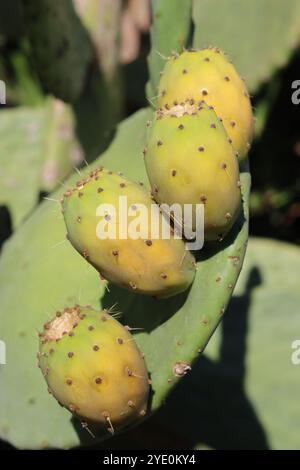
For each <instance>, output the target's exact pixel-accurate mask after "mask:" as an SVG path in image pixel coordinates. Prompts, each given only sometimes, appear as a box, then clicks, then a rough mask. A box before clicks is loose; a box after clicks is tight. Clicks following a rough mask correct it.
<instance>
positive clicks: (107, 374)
mask: <svg viewBox="0 0 300 470" xmlns="http://www.w3.org/2000/svg"><path fill="white" fill-rule="evenodd" d="M38 361H39V364H38V365H39V367H40V368H41V371H42V373H43V375H44V377H45V380H46V382H47V385H48V391H49V393H50V394H52V395H53V396H54V397H55V398H56V400H57V401H58V402H59V403H60V404H61V405H62V406H64V407H66V408H67V409H68V410H69V411H71V412H72V413H73V414H74V415H75V416H77V417H78V418H79V419H80V420H81V421H83V422H85V423H90V422H91V423H97V424H99V425H100V426H102V427H105V428H107V430H108V431H110V432H112V433H113V432H114V430H115V429H116V430H118V429H120V428H122V427H124V426H127V425H128V424H130V423H132V422H134V421H136V420H137V419H139V418H141V417H143V416H145V414H146V410H147V400H148V394H149V379H148V372H147V369H146V365H145V361H144V359H143V355H142V354H141V353H140V351H139V350H138V348H137V346H136V343H135V341H134V339H133V337H132V335H131V334H130V332H129V329H128V328H126V327H123V326H122V325H121V324H120V323H119V322H118V321H117V320H115V319H114V318H113V317H112V316H111V315H110V314H108V311H106V310H104V311H102V312H98V311H95V310H93V309H92V308H91V307H79V306H76V307H74V308H66V309H64V311H63V312H57V313H56V317H55V318H54V319H53V320H52V321H50V322H49V323H46V324H45V325H44V330H43V332H42V333H40V348H39V353H38Z"/></svg>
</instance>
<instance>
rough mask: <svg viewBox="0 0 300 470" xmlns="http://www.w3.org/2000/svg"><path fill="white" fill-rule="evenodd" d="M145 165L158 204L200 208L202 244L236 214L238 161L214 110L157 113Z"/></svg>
mask: <svg viewBox="0 0 300 470" xmlns="http://www.w3.org/2000/svg"><path fill="white" fill-rule="evenodd" d="M145 164H146V169H147V173H148V176H149V179H150V182H151V186H152V190H153V194H154V196H155V199H156V201H157V202H158V203H160V204H162V203H164V204H168V205H169V206H170V205H172V204H174V203H178V204H181V206H182V207H184V204H192V205H193V211H194V212H193V229H194V230H195V229H196V226H195V224H196V217H195V209H196V204H201V203H202V204H204V235H205V239H206V240H217V239H222V238H223V237H224V236H225V235H226V233H227V232H228V231H229V230H230V228H231V227H232V225H233V223H234V221H235V220H236V218H237V216H238V214H239V212H240V209H241V190H240V182H239V168H238V160H237V157H236V155H235V152H234V150H233V148H232V145H231V143H230V141H229V138H228V136H227V133H226V131H225V129H224V127H223V124H222V123H221V122H220V121H219V119H218V117H217V115H216V113H215V112H214V110H212V109H210V108H209V107H208V106H207V105H206V104H205V103H202V104H201V105H190V104H185V105H184V106H181V105H177V106H174V107H173V108H170V109H169V110H164V111H163V112H161V111H158V114H157V117H156V119H155V120H154V121H153V123H152V125H151V127H150V128H149V138H148V145H147V151H146V153H145ZM183 223H184V222H183Z"/></svg>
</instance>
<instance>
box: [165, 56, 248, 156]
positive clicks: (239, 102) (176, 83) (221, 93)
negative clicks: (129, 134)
mask: <svg viewBox="0 0 300 470" xmlns="http://www.w3.org/2000/svg"><path fill="white" fill-rule="evenodd" d="M158 96H159V99H158V108H164V107H165V106H166V105H167V106H169V107H171V106H173V105H174V103H178V104H180V103H182V102H185V101H187V100H194V101H196V102H199V101H200V100H204V101H205V102H206V103H207V104H208V105H209V106H213V107H214V109H215V111H216V114H217V116H218V117H220V118H222V119H223V124H224V127H225V129H226V131H227V134H228V136H229V137H230V138H231V139H232V145H233V147H234V149H235V151H236V152H238V155H239V159H240V160H243V159H244V158H245V157H246V155H247V152H248V150H249V148H250V144H251V141H252V136H253V128H254V120H253V113H252V108H251V103H250V99H249V94H248V91H247V88H246V86H245V83H244V82H243V80H242V79H241V78H240V76H239V75H238V73H237V71H236V70H235V68H234V66H233V65H232V64H231V63H230V62H229V61H228V59H227V57H226V56H225V54H224V53H223V52H221V51H220V50H219V49H217V48H212V49H202V50H191V51H184V52H183V53H182V54H180V55H178V54H176V55H174V56H172V57H171V58H170V59H169V60H168V61H167V63H166V65H165V68H164V70H163V73H162V77H161V80H160V83H159V91H158Z"/></svg>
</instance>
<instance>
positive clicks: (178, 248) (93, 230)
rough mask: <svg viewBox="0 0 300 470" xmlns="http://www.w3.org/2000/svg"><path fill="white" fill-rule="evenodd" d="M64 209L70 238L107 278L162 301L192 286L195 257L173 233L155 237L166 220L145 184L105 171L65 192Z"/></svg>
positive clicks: (92, 174)
mask: <svg viewBox="0 0 300 470" xmlns="http://www.w3.org/2000/svg"><path fill="white" fill-rule="evenodd" d="M124 198H125V199H124ZM62 207H63V213H64V218H65V222H66V226H67V234H68V239H69V240H70V242H71V243H72V245H73V246H74V247H75V249H76V250H77V251H78V252H79V253H81V254H82V255H83V256H84V257H85V258H86V259H87V261H89V262H90V263H91V264H92V265H93V266H94V267H95V268H96V269H97V270H98V271H99V272H100V274H101V275H102V277H104V278H105V279H107V280H109V281H111V282H114V283H116V284H118V285H120V286H122V287H125V288H127V289H130V290H132V291H135V292H138V293H142V294H149V295H154V296H157V297H170V296H172V295H175V294H177V293H179V292H182V291H184V290H186V289H187V288H188V287H189V286H190V284H191V283H192V281H193V279H194V276H195V261H194V257H193V256H192V255H191V253H190V252H189V251H188V250H187V249H186V246H185V243H184V242H183V241H182V240H180V239H178V238H174V235H173V234H172V231H171V233H170V237H169V238H168V239H164V238H162V236H161V235H159V234H160V233H161V232H160V231H158V232H157V233H154V234H153V231H152V229H153V228H157V229H158V230H159V228H160V227H162V226H163V223H165V219H164V217H163V216H162V214H160V212H159V210H158V206H157V205H156V204H155V202H154V201H153V199H152V198H151V196H150V193H148V192H147V191H146V190H145V189H144V188H143V187H142V186H141V185H139V184H137V183H134V182H131V181H129V180H127V179H125V178H124V177H123V176H121V175H119V174H116V173H113V172H111V171H107V170H105V169H103V168H100V169H98V170H95V171H93V172H92V173H91V174H90V176H89V177H88V178H86V179H85V180H83V181H79V182H78V183H77V185H76V187H75V188H73V189H71V190H69V191H67V192H66V193H65V195H64V198H63V200H62ZM155 209H156V211H155ZM126 214H127V222H128V223H127V224H126V225H124V217H125V218H126ZM124 227H126V228H125V230H124ZM168 227H169V229H170V226H169V225H168ZM132 228H138V231H137V232H135V233H137V235H134V236H133V235H132V231H131V229H132ZM121 232H122V233H121ZM138 232H139V233H138ZM134 237H137V238H134Z"/></svg>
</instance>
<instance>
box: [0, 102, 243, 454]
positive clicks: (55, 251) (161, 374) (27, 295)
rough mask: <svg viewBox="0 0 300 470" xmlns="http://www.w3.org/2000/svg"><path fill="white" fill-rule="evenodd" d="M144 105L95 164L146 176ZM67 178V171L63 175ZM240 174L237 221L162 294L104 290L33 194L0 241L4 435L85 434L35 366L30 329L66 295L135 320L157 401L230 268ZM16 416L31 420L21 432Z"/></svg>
mask: <svg viewBox="0 0 300 470" xmlns="http://www.w3.org/2000/svg"><path fill="white" fill-rule="evenodd" d="M151 114H152V113H151V111H149V110H143V111H140V112H138V113H137V114H135V115H134V116H132V117H131V118H129V119H128V120H126V121H125V122H124V123H123V124H122V125H121V126H120V127H119V130H118V132H117V135H116V138H115V140H114V142H113V144H112V145H111V147H110V148H109V149H108V151H107V152H106V153H105V154H103V155H102V156H101V157H100V158H99V159H98V161H97V162H96V165H97V166H99V165H107V166H109V167H110V168H111V169H112V170H114V171H123V172H124V173H126V175H128V177H130V178H131V179H132V180H138V181H143V182H146V180H147V177H146V174H145V170H144V163H143V159H142V149H143V146H144V142H145V134H146V122H147V120H149V118H150V117H151ZM92 169H93V168H92V167H91V168H90V170H92ZM90 170H87V171H90ZM83 176H84V175H83ZM77 178H78V175H77ZM75 181H76V179H75V178H72V180H70V181H69V184H70V185H74V183H75ZM241 183H242V192H243V198H244V201H245V205H244V216H245V221H243V220H242V219H241V225H238V226H236V228H235V229H234V230H233V231H232V232H231V234H230V235H229V237H227V238H226V239H225V240H224V241H223V242H222V243H221V244H220V245H218V250H215V248H213V247H211V248H207V249H205V250H203V251H202V252H201V253H200V255H199V262H198V270H197V273H196V278H195V281H194V283H193V286H192V287H191V289H190V290H189V292H188V293H183V294H180V295H178V296H174V297H172V298H171V299H168V300H155V299H152V298H149V297H145V296H138V295H136V294H135V293H130V292H127V291H125V290H123V289H121V288H117V287H114V286H109V289H110V291H108V290H106V289H105V286H104V284H101V283H100V282H99V277H98V274H97V272H96V271H95V270H94V269H93V268H92V267H90V266H89V264H88V263H87V262H86V261H85V260H84V259H83V258H82V257H81V256H80V255H79V254H78V253H76V251H75V250H74V249H73V248H72V247H71V245H70V244H69V243H68V242H66V241H64V240H65V227H64V221H63V220H62V218H61V215H60V213H59V206H58V205H57V206H56V203H55V202H50V201H45V202H44V203H42V204H41V206H40V207H39V208H38V210H37V211H36V212H35V213H34V214H33V215H32V217H30V218H29V219H28V220H27V222H26V223H25V224H23V226H22V227H21V228H20V229H19V230H18V232H17V233H16V234H15V235H14V236H13V237H12V238H11V239H10V241H9V242H7V243H6V244H5V246H4V249H3V253H2V256H1V260H0V304H1V308H0V322H1V333H0V336H1V340H3V341H5V343H6V345H7V364H6V365H4V366H0V380H1V387H0V402H1V407H0V433H1V437H2V438H3V439H5V440H7V441H9V442H11V443H12V444H14V445H16V446H17V447H21V448H44V447H60V448H69V447H71V446H75V445H78V444H79V443H80V442H82V440H86V441H89V442H93V439H92V438H90V436H89V434H88V433H87V432H86V431H85V432H83V431H82V430H81V429H80V430H79V429H78V426H77V425H76V422H74V421H71V420H70V414H69V412H68V411H67V410H65V409H64V408H61V407H59V406H57V403H56V402H55V400H53V398H52V397H51V396H50V395H49V394H48V393H47V390H46V387H45V385H44V382H43V378H42V376H41V374H40V372H39V370H38V368H37V367H36V357H35V356H36V351H37V348H38V337H37V330H38V329H39V328H40V325H41V324H42V323H45V322H47V321H49V320H50V319H51V316H52V314H53V311H55V310H59V308H62V306H68V305H70V304H75V303H80V304H83V305H85V304H91V305H92V306H93V307H94V308H96V309H97V310H99V303H100V304H101V305H102V306H103V307H106V308H109V307H111V306H112V305H113V304H114V303H116V302H117V303H118V307H117V308H118V309H119V310H121V311H122V312H123V316H122V318H121V320H122V323H123V324H125V325H129V326H131V327H140V328H142V330H141V331H139V330H137V331H136V334H135V336H134V337H135V340H136V342H137V345H138V347H139V349H140V350H141V351H142V352H144V353H145V358H146V362H147V368H148V371H149V373H150V376H151V381H152V390H153V395H152V400H151V406H150V410H151V411H154V410H157V409H158V408H159V407H160V406H161V404H162V402H163V401H164V400H165V399H166V397H167V395H168V393H169V392H170V390H171V389H172V388H173V386H174V385H175V384H176V382H177V381H178V380H179V379H180V377H182V376H183V375H184V374H185V373H187V372H188V370H189V368H190V367H192V361H193V360H194V359H195V357H196V356H197V354H198V352H201V351H203V349H204V348H205V345H206V344H207V342H208V340H209V338H210V336H211V335H212V333H213V332H214V330H215V328H216V327H217V325H218V323H219V321H220V320H221V318H222V315H223V313H224V311H225V308H226V305H227V303H228V301H229V299H230V297H231V294H232V290H233V288H234V285H235V282H236V280H237V278H238V275H239V272H240V269H241V266H242V263H243V257H244V253H245V249H246V243H247V236H248V225H247V220H248V212H247V207H248V206H247V201H248V191H249V186H250V178H249V174H248V173H247V172H243V173H242V174H241ZM61 196H62V191H58V192H56V193H55V194H54V195H53V198H54V199H57V200H59V198H60V197H61ZM56 207H57V210H55V208H56ZM16 259H17V260H18V262H17V263H16ZM103 307H102V308H103ZM8 312H9V314H8ZM141 312H143V315H141ZM16 377H18V384H17V385H18V386H17V387H16V385H15V380H16ZM20 390H21V391H22V393H20ZM24 423H30V433H28V430H27V429H26V427H24ZM45 423H47V426H46V425H45ZM79 427H80V426H79ZM104 436H105V437H107V434H106V433H105V434H104Z"/></svg>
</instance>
